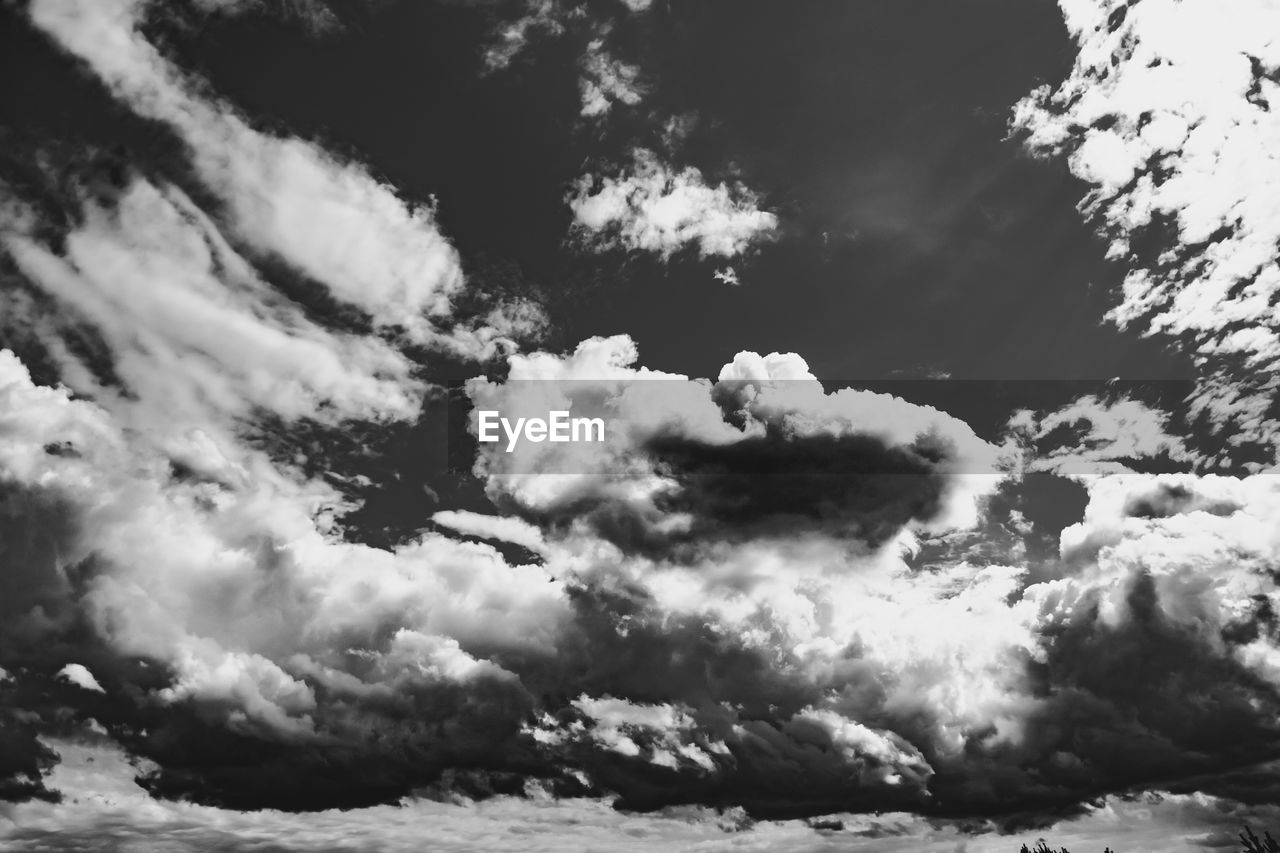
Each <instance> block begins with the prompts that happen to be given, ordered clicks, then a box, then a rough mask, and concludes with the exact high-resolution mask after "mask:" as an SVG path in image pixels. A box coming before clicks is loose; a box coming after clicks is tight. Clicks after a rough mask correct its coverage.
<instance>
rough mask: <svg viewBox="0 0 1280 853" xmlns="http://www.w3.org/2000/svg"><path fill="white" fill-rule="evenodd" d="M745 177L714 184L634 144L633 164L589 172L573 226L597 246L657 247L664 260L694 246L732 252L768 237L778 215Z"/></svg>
mask: <svg viewBox="0 0 1280 853" xmlns="http://www.w3.org/2000/svg"><path fill="white" fill-rule="evenodd" d="M760 201H761V200H760V197H759V196H758V195H756V193H754V192H752V191H751V190H750V189H748V188H747V187H746V186H745V185H743V184H742V183H740V182H735V183H732V184H730V183H725V182H721V183H719V184H716V185H715V186H709V185H708V184H707V183H706V181H705V180H704V178H703V176H702V172H700V171H699V170H698V169H696V168H694V167H692V166H686V167H685V168H684V169H682V170H677V169H675V168H673V167H672V166H670V165H668V164H666V163H664V162H663V161H662V160H660V159H659V157H658V155H656V154H655V153H654V152H652V151H649V150H647V149H643V148H637V149H636V150H634V151H633V152H632V162H631V165H630V167H629V169H628V170H626V171H623V172H621V173H619V174H617V175H615V176H608V175H593V174H588V175H584V176H583V177H582V178H580V179H579V180H578V183H577V186H576V188H575V190H574V193H573V194H572V195H571V196H570V198H569V207H570V208H571V209H572V211H573V216H574V229H575V231H576V233H577V234H578V236H579V237H581V239H582V240H583V241H584V242H585V244H586V245H587V246H589V247H591V248H592V249H594V250H596V251H601V250H605V249H612V248H620V249H625V250H627V251H631V252H636V251H643V252H652V253H654V254H656V255H658V256H659V257H661V258H663V259H664V260H666V259H668V258H670V257H671V256H672V255H674V254H675V253H677V252H679V251H680V250H681V249H684V248H686V247H689V246H696V247H697V249H698V253H699V255H700V256H702V257H704V258H706V257H712V256H716V257H724V258H732V257H736V256H738V255H741V254H743V253H745V252H746V251H747V250H749V249H750V248H751V247H752V246H754V245H756V244H758V243H760V242H762V241H765V240H768V239H770V238H771V237H772V236H773V235H774V233H775V232H776V230H777V227H778V218H777V216H775V215H774V214H772V213H769V212H768V211H765V210H761V209H760Z"/></svg>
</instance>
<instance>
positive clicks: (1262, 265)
mask: <svg viewBox="0 0 1280 853" xmlns="http://www.w3.org/2000/svg"><path fill="white" fill-rule="evenodd" d="M1061 6H1062V8H1063V12H1064V15H1065V17H1066V22H1067V27H1068V29H1069V30H1070V32H1071V35H1072V37H1073V38H1074V39H1075V40H1076V41H1077V43H1078V45H1079V51H1080V52H1079V58H1078V60H1077V62H1076V65H1075V67H1074V69H1073V70H1072V72H1071V74H1070V76H1069V77H1068V78H1067V80H1066V81H1065V82H1064V83H1063V84H1062V85H1061V86H1060V87H1059V88H1058V89H1057V90H1052V89H1050V88H1049V87H1043V88H1041V89H1039V90H1037V91H1036V92H1035V93H1033V94H1032V95H1031V96H1030V97H1028V98H1027V99H1026V100H1024V101H1023V102H1022V103H1021V104H1019V105H1018V108H1017V111H1016V114H1015V117H1014V125H1015V127H1016V128H1020V129H1022V130H1023V131H1025V132H1026V133H1027V134H1028V137H1027V142H1028V145H1029V146H1030V147H1031V149H1032V150H1033V151H1037V152H1041V153H1044V154H1064V155H1067V156H1068V157H1069V163H1070V166H1071V169H1072V171H1073V172H1074V173H1075V174H1076V175H1078V176H1079V177H1081V178H1082V179H1084V180H1086V181H1088V182H1090V183H1092V184H1093V185H1094V190H1093V192H1092V193H1090V195H1089V196H1088V197H1087V198H1086V199H1085V201H1084V203H1083V209H1084V210H1085V212H1086V213H1087V214H1089V215H1090V216H1092V217H1095V218H1096V219H1097V220H1098V221H1099V222H1100V223H1101V224H1102V226H1103V228H1104V230H1105V231H1106V233H1107V235H1108V237H1109V239H1110V241H1111V254H1112V255H1113V256H1114V257H1118V258H1126V259H1127V260H1128V261H1129V262H1130V263H1131V265H1132V267H1133V268H1132V271H1131V272H1130V273H1129V275H1128V277H1127V278H1126V280H1125V284H1124V288H1123V293H1122V297H1121V300H1120V302H1119V304H1118V305H1117V306H1116V307H1115V308H1114V309H1113V310H1112V311H1111V313H1110V314H1109V317H1110V319H1111V320H1112V321H1113V322H1115V323H1116V324H1117V325H1119V326H1121V327H1122V328H1134V329H1137V330H1139V331H1141V332H1143V333H1145V334H1161V335H1169V336H1172V337H1176V338H1178V339H1179V340H1181V341H1182V342H1184V344H1185V345H1186V346H1187V347H1188V349H1189V350H1190V351H1191V352H1192V354H1193V355H1195V356H1196V358H1197V361H1198V363H1199V365H1200V367H1201V370H1202V372H1203V374H1204V387H1203V389H1202V393H1201V395H1200V401H1199V410H1200V411H1202V412H1203V413H1205V414H1206V415H1208V416H1209V417H1210V418H1211V419H1212V420H1213V421H1214V422H1216V423H1219V424H1227V423H1233V424H1234V426H1235V427H1237V428H1238V429H1239V430H1240V433H1241V435H1242V437H1244V438H1248V439H1252V440H1263V441H1269V440H1270V435H1272V434H1274V432H1275V423H1274V422H1273V421H1272V420H1271V419H1270V418H1269V417H1268V416H1267V412H1266V410H1267V402H1266V401H1267V400H1268V399H1269V398H1270V397H1271V396H1273V394H1274V392H1275V390H1276V388H1277V386H1276V384H1275V382H1276V380H1275V377H1276V375H1277V372H1276V369H1275V368H1276V365H1277V364H1280V334H1278V333H1280V317H1278V315H1277V314H1276V311H1275V308H1274V303H1275V299H1276V295H1277V293H1278V292H1280V266H1278V265H1277V260H1276V259H1277V255H1278V254H1280V252H1278V247H1280V202H1278V201H1277V199H1280V157H1278V156H1277V154H1276V152H1277V148H1278V146H1280V113H1278V112H1277V111H1276V110H1275V106H1276V104H1277V103H1278V102H1280V97H1278V96H1280V86H1278V85H1277V83H1276V82H1275V74H1276V71H1277V69H1280V40H1277V39H1275V38H1274V35H1273V34H1274V33H1275V32H1276V31H1277V29H1278V28H1280V9H1278V8H1277V7H1276V6H1275V4H1274V3H1270V2H1267V0H1246V2H1239V3H1230V4H1227V5H1223V4H1221V3H1215V2H1213V0H1138V2H1123V0H1063V2H1062V3H1061ZM1153 243H1154V244H1155V246H1156V248H1155V249H1152V248H1151V245H1152V244H1153ZM1242 377H1243V385H1242V386H1241V387H1236V386H1237V383H1238V381H1239V380H1241V379H1242Z"/></svg>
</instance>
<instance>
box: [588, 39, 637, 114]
mask: <svg viewBox="0 0 1280 853" xmlns="http://www.w3.org/2000/svg"><path fill="white" fill-rule="evenodd" d="M639 77H640V69H639V68H637V67H636V66H634V65H629V64H627V63H625V62H622V61H620V60H618V59H616V58H615V57H613V56H612V55H610V54H609V52H608V51H606V50H605V48H604V41H603V40H602V39H592V40H591V42H590V43H589V44H588V45H587V52H586V53H585V54H584V55H583V57H582V78H581V79H580V80H579V81H578V88H579V91H580V93H581V95H582V115H583V116H586V117H588V118H594V117H596V116H601V115H604V114H605V113H607V112H609V110H611V109H612V108H613V105H614V104H615V103H618V104H626V105H627V106H634V105H636V104H638V103H640V99H641V97H642V96H643V95H644V90H643V89H642V88H641V87H640V84H639Z"/></svg>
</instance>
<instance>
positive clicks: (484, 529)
mask: <svg viewBox="0 0 1280 853" xmlns="http://www.w3.org/2000/svg"><path fill="white" fill-rule="evenodd" d="M431 520H432V521H434V522H435V523H436V524H439V525H442V526H444V527H448V528H450V529H451V530H456V531H458V532H459V533H465V534H468V535H471V536H479V537H480V538H482V539H496V540H499V541H502V542H511V543H512V544H515V545H520V546H522V547H524V548H528V549H529V550H530V551H533V552H534V553H535V554H536V553H541V552H542V551H543V550H545V548H546V544H545V543H544V542H543V539H542V533H541V531H539V530H538V528H537V527H535V526H533V525H532V524H528V523H527V522H524V521H521V520H520V519H518V518H509V517H506V516H501V515H484V514H482V513H478V512H469V511H466V510H452V509H446V510H441V511H440V512H437V513H436V514H435V515H433V516H431Z"/></svg>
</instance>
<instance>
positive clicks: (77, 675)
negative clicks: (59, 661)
mask: <svg viewBox="0 0 1280 853" xmlns="http://www.w3.org/2000/svg"><path fill="white" fill-rule="evenodd" d="M58 677H59V678H65V679H66V680H67V681H70V682H71V683H72V684H74V685H75V686H76V687H79V688H81V689H83V690H93V691H95V692H97V693H106V692H107V691H105V690H103V689H102V685H101V684H99V683H98V679H96V678H94V677H93V673H92V672H90V671H89V670H88V669H86V668H85V667H84V666H82V665H81V664H78V663H69V664H67V665H66V666H64V667H63V668H62V669H60V670H58Z"/></svg>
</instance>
